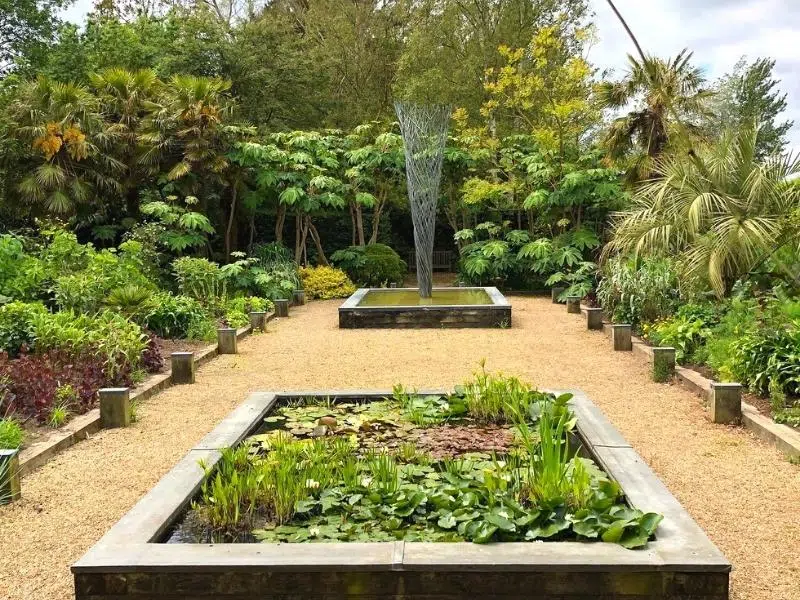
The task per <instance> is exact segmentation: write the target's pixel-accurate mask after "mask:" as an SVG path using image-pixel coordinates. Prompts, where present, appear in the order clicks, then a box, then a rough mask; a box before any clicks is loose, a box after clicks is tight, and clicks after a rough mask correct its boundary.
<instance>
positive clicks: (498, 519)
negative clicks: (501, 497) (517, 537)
mask: <svg viewBox="0 0 800 600" xmlns="http://www.w3.org/2000/svg"><path fill="white" fill-rule="evenodd" d="M484 518H485V519H486V522H487V523H491V524H492V525H494V526H495V527H497V529H499V530H500V531H506V532H512V531H516V530H517V527H516V525H514V523H512V522H511V521H509V520H508V519H507V518H506V517H504V516H502V515H499V514H497V513H489V514H488V515H486V516H485V517H484Z"/></svg>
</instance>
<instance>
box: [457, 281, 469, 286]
mask: <svg viewBox="0 0 800 600" xmlns="http://www.w3.org/2000/svg"><path fill="white" fill-rule="evenodd" d="M458 287H467V284H466V282H464V281H459V282H458Z"/></svg>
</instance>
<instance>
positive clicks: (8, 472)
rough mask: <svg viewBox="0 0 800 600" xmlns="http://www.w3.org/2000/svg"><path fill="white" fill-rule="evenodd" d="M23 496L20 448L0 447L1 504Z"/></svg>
mask: <svg viewBox="0 0 800 600" xmlns="http://www.w3.org/2000/svg"><path fill="white" fill-rule="evenodd" d="M20 498H22V486H21V484H20V478H19V449H18V448H2V449H0V504H8V503H9V502H14V501H15V500H19V499H20Z"/></svg>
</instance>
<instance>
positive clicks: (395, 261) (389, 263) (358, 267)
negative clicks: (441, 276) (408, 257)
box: [331, 244, 408, 287]
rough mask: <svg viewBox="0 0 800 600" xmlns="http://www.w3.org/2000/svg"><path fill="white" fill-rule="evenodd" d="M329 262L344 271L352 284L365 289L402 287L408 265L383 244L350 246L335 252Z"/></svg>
mask: <svg viewBox="0 0 800 600" xmlns="http://www.w3.org/2000/svg"><path fill="white" fill-rule="evenodd" d="M331 261H332V262H333V263H334V264H335V265H336V266H337V267H339V268H340V269H342V270H343V271H345V272H346V273H347V275H348V277H350V279H352V280H353V281H354V282H356V283H358V284H359V285H362V286H365V287H381V286H386V285H388V284H390V283H396V284H397V285H402V283H403V281H404V280H405V276H406V273H408V265H406V263H405V261H404V260H403V259H402V258H400V255H399V254H397V252H395V251H394V250H392V249H391V248H390V247H389V246H386V245H385V244H370V245H369V246H350V247H349V248H346V249H344V250H337V251H336V252H334V253H333V254H332V255H331Z"/></svg>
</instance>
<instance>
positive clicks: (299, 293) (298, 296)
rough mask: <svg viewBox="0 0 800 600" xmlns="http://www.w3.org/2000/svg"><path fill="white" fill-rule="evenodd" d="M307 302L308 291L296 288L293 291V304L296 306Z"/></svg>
mask: <svg viewBox="0 0 800 600" xmlns="http://www.w3.org/2000/svg"><path fill="white" fill-rule="evenodd" d="M305 303H306V293H305V292H304V291H303V290H295V291H294V292H292V304H294V305H295V306H303V305H304V304H305Z"/></svg>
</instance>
